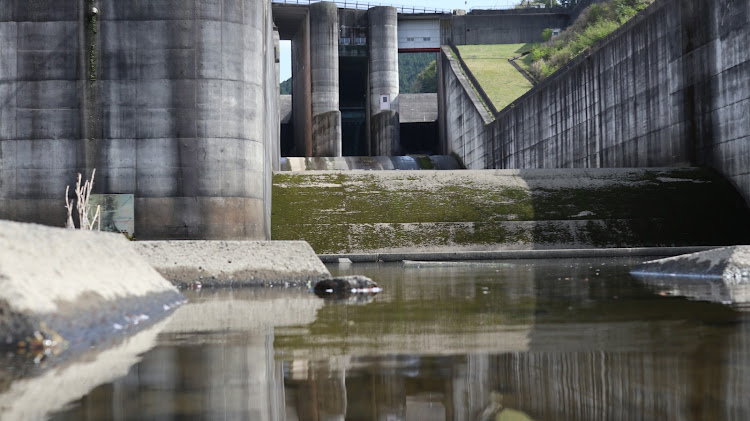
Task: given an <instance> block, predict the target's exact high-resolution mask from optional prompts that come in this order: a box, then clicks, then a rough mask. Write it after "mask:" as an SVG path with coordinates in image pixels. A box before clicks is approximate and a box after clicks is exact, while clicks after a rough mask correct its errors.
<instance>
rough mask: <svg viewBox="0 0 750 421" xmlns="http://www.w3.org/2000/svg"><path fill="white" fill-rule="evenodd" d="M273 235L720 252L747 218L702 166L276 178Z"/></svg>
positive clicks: (340, 243) (740, 236) (407, 244)
mask: <svg viewBox="0 0 750 421" xmlns="http://www.w3.org/2000/svg"><path fill="white" fill-rule="evenodd" d="M272 238H273V239H275V240H306V241H308V242H309V243H310V245H312V247H313V249H314V250H315V251H316V252H317V253H318V254H337V253H373V252H375V253H384V252H386V253H387V252H405V251H410V252H415V251H419V252H436V251H461V250H464V251H468V250H472V251H476V250H510V249H559V248H574V249H575V248H601V247H664V246H720V245H731V244H739V243H743V242H747V241H750V213H748V209H747V208H746V206H745V204H744V201H742V199H741V198H740V197H739V195H738V194H737V192H736V191H735V190H734V189H733V188H732V187H731V186H730V185H729V184H728V183H726V182H725V181H724V180H723V179H721V178H719V177H718V176H716V175H715V174H714V173H712V172H710V171H706V170H702V169H696V168H681V169H675V168H668V169H665V168H661V169H659V168H656V169H553V170H480V171H470V170H461V171H425V170H422V171H314V172H279V173H276V174H275V175H274V183H273V210H272Z"/></svg>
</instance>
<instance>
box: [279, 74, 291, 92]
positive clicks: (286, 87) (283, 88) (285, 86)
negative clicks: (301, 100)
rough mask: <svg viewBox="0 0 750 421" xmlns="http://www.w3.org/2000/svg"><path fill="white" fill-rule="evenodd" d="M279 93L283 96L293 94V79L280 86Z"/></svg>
mask: <svg viewBox="0 0 750 421" xmlns="http://www.w3.org/2000/svg"><path fill="white" fill-rule="evenodd" d="M279 91H280V92H279V93H280V94H281V95H291V94H292V78H289V79H287V80H285V81H283V82H281V84H279Z"/></svg>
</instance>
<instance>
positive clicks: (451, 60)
mask: <svg viewBox="0 0 750 421" xmlns="http://www.w3.org/2000/svg"><path fill="white" fill-rule="evenodd" d="M440 69H441V75H442V77H441V78H440V80H439V81H438V84H439V85H440V87H439V89H438V91H439V92H438V95H439V102H438V112H439V114H440V121H439V123H440V125H441V127H440V131H441V133H443V135H442V136H443V139H442V140H443V142H444V143H445V145H446V146H445V147H446V148H447V149H446V153H453V154H455V155H456V156H458V157H459V159H461V162H462V163H463V165H464V166H466V168H469V169H473V170H479V169H483V168H491V167H492V162H493V158H492V156H491V155H489V156H488V153H487V151H488V149H489V148H488V147H487V145H489V144H491V143H492V139H491V131H490V129H489V126H488V124H490V123H491V122H492V120H493V117H492V115H491V114H490V112H489V111H488V110H487V108H486V107H485V106H484V105H483V104H482V100H481V99H480V98H479V95H477V93H476V91H474V88H473V87H472V86H471V82H469V79H467V78H466V76H464V74H463V73H462V71H461V67H460V65H459V64H458V61H457V58H455V57H454V55H453V52H452V51H451V49H450V48H449V47H443V48H442V52H441V54H440Z"/></svg>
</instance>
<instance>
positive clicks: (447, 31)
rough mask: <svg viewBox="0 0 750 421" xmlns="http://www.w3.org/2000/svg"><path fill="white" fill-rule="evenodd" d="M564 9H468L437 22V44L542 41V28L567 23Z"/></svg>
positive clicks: (560, 25)
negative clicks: (439, 37)
mask: <svg viewBox="0 0 750 421" xmlns="http://www.w3.org/2000/svg"><path fill="white" fill-rule="evenodd" d="M568 22H569V16H568V10H566V9H563V8H552V9H511V10H472V11H471V12H469V13H468V14H466V15H453V16H450V17H449V18H444V19H442V21H441V28H440V33H441V45H446V44H454V45H477V44H518V43H522V42H542V41H544V40H543V39H542V31H543V30H544V29H546V28H565V27H566V26H568Z"/></svg>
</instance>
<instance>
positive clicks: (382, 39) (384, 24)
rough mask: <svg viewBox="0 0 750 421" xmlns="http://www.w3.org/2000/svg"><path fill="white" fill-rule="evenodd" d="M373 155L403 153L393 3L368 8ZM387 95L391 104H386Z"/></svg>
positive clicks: (370, 119)
mask: <svg viewBox="0 0 750 421" xmlns="http://www.w3.org/2000/svg"><path fill="white" fill-rule="evenodd" d="M367 15H368V20H369V24H370V34H369V35H370V36H369V41H368V46H369V48H370V51H369V85H370V86H369V109H370V112H369V120H368V121H369V125H370V155H374V156H379V155H380V156H391V155H398V154H399V153H400V146H399V143H400V142H399V133H400V130H399V117H398V113H399V85H398V78H399V77H398V14H397V13H396V8H395V7H391V6H377V7H372V8H370V9H368V12H367ZM382 96H387V98H388V101H389V104H390V105H389V108H388V109H385V110H384V109H383V108H382V104H381V102H382V100H381V97H382Z"/></svg>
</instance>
